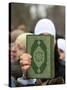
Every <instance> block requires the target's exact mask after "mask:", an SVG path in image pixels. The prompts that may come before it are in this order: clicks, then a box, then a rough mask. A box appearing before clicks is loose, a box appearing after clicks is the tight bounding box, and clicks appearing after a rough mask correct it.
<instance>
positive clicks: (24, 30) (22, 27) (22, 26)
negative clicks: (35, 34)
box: [17, 24, 27, 32]
mask: <svg viewBox="0 0 67 90" xmlns="http://www.w3.org/2000/svg"><path fill="white" fill-rule="evenodd" d="M17 29H20V30H21V31H23V32H27V27H26V25H25V24H20V25H19V26H18V27H17Z"/></svg>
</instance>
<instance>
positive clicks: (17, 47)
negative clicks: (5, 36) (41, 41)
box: [11, 41, 25, 61]
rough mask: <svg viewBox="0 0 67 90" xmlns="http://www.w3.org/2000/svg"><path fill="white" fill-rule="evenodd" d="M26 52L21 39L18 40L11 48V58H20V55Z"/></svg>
mask: <svg viewBox="0 0 67 90" xmlns="http://www.w3.org/2000/svg"><path fill="white" fill-rule="evenodd" d="M24 52H25V47H24V46H22V44H21V43H20V42H19V41H16V42H15V43H14V44H13V45H12V48H11V59H12V60H15V61H16V60H18V59H19V57H20V56H21V55H22V54H23V53H24Z"/></svg>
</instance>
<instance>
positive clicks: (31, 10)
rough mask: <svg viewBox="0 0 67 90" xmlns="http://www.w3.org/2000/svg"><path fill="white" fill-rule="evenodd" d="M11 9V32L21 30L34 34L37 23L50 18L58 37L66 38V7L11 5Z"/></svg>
mask: <svg viewBox="0 0 67 90" xmlns="http://www.w3.org/2000/svg"><path fill="white" fill-rule="evenodd" d="M10 9H11V10H10V11H11V15H10V18H11V21H10V23H11V27H10V30H9V31H10V32H11V31H13V30H17V29H21V30H22V31H24V32H32V33H33V32H34V27H35V25H36V23H37V21H38V20H39V19H41V18H48V19H51V20H52V21H53V22H54V24H55V27H56V31H57V35H59V36H61V37H64V38H65V6H60V5H59V6H57V5H46V4H28V3H27V4H24V3H11V5H10Z"/></svg>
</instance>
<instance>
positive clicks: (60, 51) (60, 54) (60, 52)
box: [58, 49, 65, 60]
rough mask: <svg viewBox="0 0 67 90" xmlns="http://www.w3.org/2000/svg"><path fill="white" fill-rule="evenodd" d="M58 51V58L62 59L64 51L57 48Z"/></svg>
mask: <svg viewBox="0 0 67 90" xmlns="http://www.w3.org/2000/svg"><path fill="white" fill-rule="evenodd" d="M58 52H59V59H60V60H64V59H65V54H64V51H63V50H61V49H58Z"/></svg>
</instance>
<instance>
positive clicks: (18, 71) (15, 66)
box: [11, 60, 22, 79]
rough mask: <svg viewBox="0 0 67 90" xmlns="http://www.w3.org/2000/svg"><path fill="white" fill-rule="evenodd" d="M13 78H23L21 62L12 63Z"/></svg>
mask: <svg viewBox="0 0 67 90" xmlns="http://www.w3.org/2000/svg"><path fill="white" fill-rule="evenodd" d="M11 76H13V77H14V78H15V79H17V78H19V77H21V76H22V71H21V67H20V63H19V60H18V61H16V62H14V63H11Z"/></svg>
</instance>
